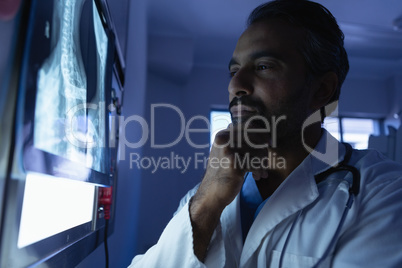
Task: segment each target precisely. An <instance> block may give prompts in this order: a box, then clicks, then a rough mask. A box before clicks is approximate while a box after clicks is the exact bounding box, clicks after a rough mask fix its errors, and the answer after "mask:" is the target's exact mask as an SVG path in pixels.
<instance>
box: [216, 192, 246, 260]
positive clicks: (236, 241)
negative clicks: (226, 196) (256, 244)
mask: <svg viewBox="0 0 402 268" xmlns="http://www.w3.org/2000/svg"><path fill="white" fill-rule="evenodd" d="M221 219H222V225H223V226H225V228H224V229H223V232H225V234H224V237H225V238H227V240H228V241H225V244H226V243H229V244H230V246H225V250H226V251H227V250H230V251H231V252H230V253H229V252H226V255H227V256H228V255H229V256H235V258H236V256H240V254H241V252H242V250H243V236H242V229H241V217H240V195H237V196H236V198H235V200H234V201H233V202H232V203H230V204H229V205H228V206H227V207H226V209H225V210H224V211H223V213H222V217H221ZM228 253H229V254H228ZM235 262H237V260H235Z"/></svg>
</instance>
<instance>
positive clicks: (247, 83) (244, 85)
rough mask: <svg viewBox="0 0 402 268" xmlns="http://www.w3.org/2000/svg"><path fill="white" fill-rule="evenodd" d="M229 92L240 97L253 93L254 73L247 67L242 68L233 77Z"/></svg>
mask: <svg viewBox="0 0 402 268" xmlns="http://www.w3.org/2000/svg"><path fill="white" fill-rule="evenodd" d="M228 91H229V94H230V95H232V96H236V97H240V96H243V95H250V94H252V93H253V91H254V88H253V83H252V74H251V73H250V72H249V71H248V70H247V69H240V70H238V71H237V72H236V74H235V75H234V76H233V77H232V79H231V80H230V83H229V87H228Z"/></svg>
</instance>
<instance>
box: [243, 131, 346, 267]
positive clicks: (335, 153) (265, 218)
mask: <svg viewBox="0 0 402 268" xmlns="http://www.w3.org/2000/svg"><path fill="white" fill-rule="evenodd" d="M314 151H315V152H313V153H310V154H309V155H308V156H307V157H306V158H305V159H304V160H303V162H302V163H301V164H300V165H299V166H298V167H297V168H296V169H295V170H294V171H293V172H292V173H291V174H290V175H289V176H288V177H287V178H286V179H285V181H284V182H283V183H282V184H281V185H280V186H279V187H278V189H277V190H276V191H275V192H274V193H273V194H272V196H271V197H270V198H269V200H268V201H267V202H266V204H265V205H264V207H263V208H262V210H261V211H260V213H259V214H258V216H257V218H256V219H255V221H254V223H253V225H252V226H251V228H250V231H249V233H248V236H247V239H246V241H245V243H244V247H243V250H242V255H241V261H240V266H241V265H242V264H244V263H245V262H246V261H247V260H248V259H249V258H250V257H251V256H252V255H253V253H255V252H256V250H257V248H258V247H259V245H260V244H261V242H262V240H263V238H264V237H265V236H266V234H268V233H269V232H271V231H272V229H273V228H274V227H275V226H276V225H277V224H279V223H280V222H281V221H283V220H284V219H286V218H288V217H289V216H291V215H293V214H295V213H296V212H298V211H299V210H301V209H303V208H305V207H306V206H308V205H309V204H311V203H312V202H314V200H316V199H317V197H318V195H319V192H318V188H317V184H316V182H315V178H314V175H316V174H319V173H321V172H323V171H325V170H327V169H328V168H330V167H331V166H333V165H336V164H337V163H339V162H340V161H342V160H343V158H344V154H345V151H346V149H345V147H344V145H343V144H341V143H339V142H338V141H337V140H336V139H335V138H334V137H332V136H331V134H329V133H328V132H327V131H326V130H325V129H323V133H322V136H321V139H320V141H319V143H318V144H317V146H316V147H315V150H314Z"/></svg>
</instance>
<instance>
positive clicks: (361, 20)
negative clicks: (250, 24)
mask: <svg viewBox="0 0 402 268" xmlns="http://www.w3.org/2000/svg"><path fill="white" fill-rule="evenodd" d="M263 2H265V1H262V0H247V1H246V0H201V1H200V0H149V1H148V30H149V33H150V35H153V36H158V35H159V36H172V37H180V38H183V37H185V38H188V39H191V40H192V42H193V46H194V49H193V60H194V64H200V65H222V64H224V66H226V64H227V61H228V59H229V58H230V56H231V53H232V51H233V49H234V46H235V45H236V41H237V38H238V37H239V35H240V34H241V32H242V31H243V30H244V29H245V21H246V18H247V16H248V14H249V13H250V11H251V10H252V9H253V8H255V7H256V6H258V5H259V4H261V3H263ZM317 2H319V3H321V4H323V5H324V6H326V7H327V8H328V9H329V10H330V11H331V12H332V13H333V15H334V16H335V17H336V18H337V20H338V23H339V24H340V27H341V29H342V30H343V31H344V33H345V46H346V49H347V51H348V54H349V58H350V61H351V73H352V75H353V74H354V75H367V76H370V77H372V76H373V75H374V76H375V77H378V78H382V77H385V78H386V76H389V75H392V74H393V73H395V72H399V70H400V69H401V68H402V29H401V30H399V31H397V30H395V29H394V27H393V22H394V20H395V19H397V18H400V17H402V1H401V0H385V1H384V0H364V1H363V0H319V1H317Z"/></svg>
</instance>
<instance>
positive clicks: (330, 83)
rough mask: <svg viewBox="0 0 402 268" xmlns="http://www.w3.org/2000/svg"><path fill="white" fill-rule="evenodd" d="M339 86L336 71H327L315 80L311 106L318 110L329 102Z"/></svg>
mask: <svg viewBox="0 0 402 268" xmlns="http://www.w3.org/2000/svg"><path fill="white" fill-rule="evenodd" d="M337 87H338V76H337V75H336V74H335V73H334V72H327V73H325V74H324V75H322V76H321V77H319V78H317V79H316V81H315V82H314V92H313V96H312V99H311V103H310V107H311V108H312V109H313V110H314V111H316V110H318V109H320V108H321V107H323V106H325V105H327V104H328V102H329V100H330V99H331V98H332V96H333V95H334V94H335V93H336V88H337Z"/></svg>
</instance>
